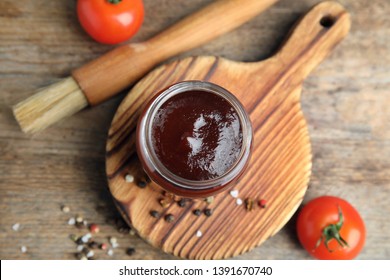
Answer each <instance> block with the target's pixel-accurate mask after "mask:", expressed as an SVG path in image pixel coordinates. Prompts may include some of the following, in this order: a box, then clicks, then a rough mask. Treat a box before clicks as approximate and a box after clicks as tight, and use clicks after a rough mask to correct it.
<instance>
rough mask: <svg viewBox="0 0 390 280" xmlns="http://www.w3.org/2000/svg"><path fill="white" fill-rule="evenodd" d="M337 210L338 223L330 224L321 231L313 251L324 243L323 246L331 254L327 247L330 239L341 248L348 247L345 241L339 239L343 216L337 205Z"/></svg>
mask: <svg viewBox="0 0 390 280" xmlns="http://www.w3.org/2000/svg"><path fill="white" fill-rule="evenodd" d="M337 207H338V210H339V221H338V222H337V223H336V224H330V225H328V226H326V227H325V228H324V229H323V230H322V234H321V237H320V239H319V240H318V241H317V244H316V247H315V248H314V249H317V248H318V246H320V245H321V243H322V242H324V245H325V247H326V249H327V250H328V251H329V252H333V251H332V250H331V249H330V248H329V246H328V243H329V242H330V241H331V240H332V239H335V240H336V241H337V243H338V244H339V245H340V246H341V247H342V248H344V247H349V246H348V243H347V241H345V240H344V238H342V237H341V235H340V229H341V227H342V226H343V224H344V216H343V212H342V211H341V207H340V206H339V205H338V206H337Z"/></svg>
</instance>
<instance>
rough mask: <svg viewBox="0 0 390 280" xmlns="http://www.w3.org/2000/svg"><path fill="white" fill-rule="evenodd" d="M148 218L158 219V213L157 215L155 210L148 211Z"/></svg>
mask: <svg viewBox="0 0 390 280" xmlns="http://www.w3.org/2000/svg"><path fill="white" fill-rule="evenodd" d="M150 216H152V217H153V218H156V219H158V218H160V213H158V212H157V211H156V210H152V211H150Z"/></svg>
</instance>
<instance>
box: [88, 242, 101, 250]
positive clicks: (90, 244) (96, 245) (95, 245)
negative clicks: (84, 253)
mask: <svg viewBox="0 0 390 280" xmlns="http://www.w3.org/2000/svg"><path fill="white" fill-rule="evenodd" d="M88 247H89V248H91V249H97V248H99V243H97V242H96V241H93V240H92V241H90V242H88Z"/></svg>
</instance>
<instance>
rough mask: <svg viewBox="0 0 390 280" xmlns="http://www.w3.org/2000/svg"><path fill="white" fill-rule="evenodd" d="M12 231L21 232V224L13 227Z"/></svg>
mask: <svg viewBox="0 0 390 280" xmlns="http://www.w3.org/2000/svg"><path fill="white" fill-rule="evenodd" d="M12 229H13V230H14V231H19V230H20V224H19V223H16V224H14V225H13V226H12Z"/></svg>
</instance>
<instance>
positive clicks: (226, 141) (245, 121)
mask: <svg viewBox="0 0 390 280" xmlns="http://www.w3.org/2000/svg"><path fill="white" fill-rule="evenodd" d="M252 134H253V132H252V126H251V122H250V119H249V116H248V114H247V113H246V112H245V109H244V108H243V106H242V104H241V103H240V102H239V100H238V99H237V98H236V97H235V96H234V95H233V94H232V93H230V92H229V91H227V90H226V89H224V88H222V87H220V86H218V85H216V84H213V83H209V82H203V81H184V82H180V83H177V84H174V85H171V86H170V87H168V88H166V89H164V90H162V91H160V92H159V93H157V94H156V95H155V96H154V97H153V98H152V99H151V100H150V101H149V102H148V103H147V104H146V107H145V108H144V110H143V111H142V112H141V115H140V118H139V121H138V125H137V139H136V145H137V153H138V157H139V159H140V161H141V164H142V166H143V168H144V170H145V172H146V174H147V175H148V176H149V177H150V179H151V180H152V181H153V182H155V183H156V184H157V185H158V186H160V187H161V188H162V189H164V190H166V191H168V192H169V193H172V194H174V195H177V196H181V197H189V198H206V197H209V196H213V195H215V194H217V193H219V192H221V191H223V190H226V189H227V188H229V187H231V186H233V185H234V183H235V182H237V180H238V178H239V177H240V176H241V175H242V174H243V173H244V170H245V168H246V166H247V164H248V162H249V158H250V154H251V147H252V138H253V136H252Z"/></svg>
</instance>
